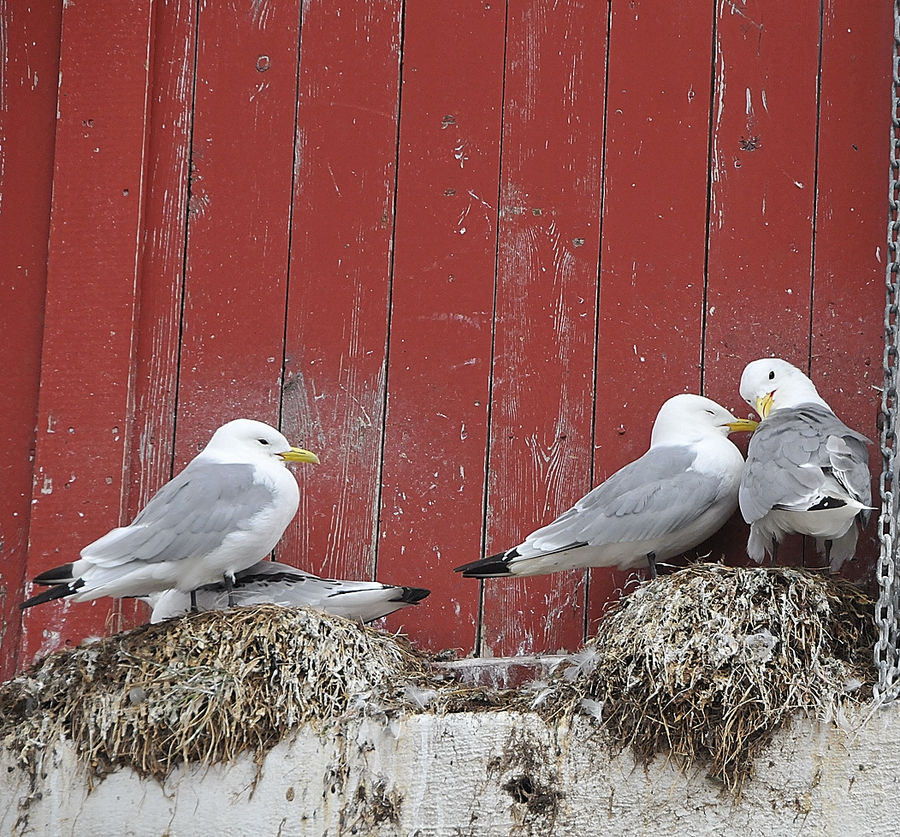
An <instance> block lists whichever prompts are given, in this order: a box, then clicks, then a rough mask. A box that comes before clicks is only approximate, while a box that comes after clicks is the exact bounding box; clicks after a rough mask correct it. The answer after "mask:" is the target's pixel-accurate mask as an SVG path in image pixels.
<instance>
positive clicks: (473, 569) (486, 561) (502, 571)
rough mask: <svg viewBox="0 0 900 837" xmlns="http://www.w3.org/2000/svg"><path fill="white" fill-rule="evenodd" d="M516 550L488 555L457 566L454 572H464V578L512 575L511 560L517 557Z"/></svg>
mask: <svg viewBox="0 0 900 837" xmlns="http://www.w3.org/2000/svg"><path fill="white" fill-rule="evenodd" d="M516 554H517V553H516V552H515V551H514V550H513V551H511V552H499V553H497V554H496V555H488V556H487V557H486V558H479V559H478V560H477V561H471V562H470V563H468V564H463V565H462V566H461V567H457V568H456V569H455V570H453V572H455V573H462V574H463V578H499V577H502V576H505V575H511V574H512V573H510V571H509V561H510V559H511V558H515V557H516Z"/></svg>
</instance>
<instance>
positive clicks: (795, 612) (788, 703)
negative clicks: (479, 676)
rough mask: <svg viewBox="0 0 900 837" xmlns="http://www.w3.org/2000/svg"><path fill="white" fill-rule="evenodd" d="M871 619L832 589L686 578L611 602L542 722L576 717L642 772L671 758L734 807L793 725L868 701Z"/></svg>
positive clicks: (862, 606)
mask: <svg viewBox="0 0 900 837" xmlns="http://www.w3.org/2000/svg"><path fill="white" fill-rule="evenodd" d="M872 614H873V603H872V601H871V599H870V598H868V597H867V596H866V595H865V594H864V593H863V592H861V591H860V590H859V589H858V588H857V587H855V586H853V585H852V584H850V583H849V582H846V581H843V580H842V579H836V578H827V577H823V576H822V575H821V574H816V573H813V572H808V571H804V570H795V569H747V568H732V567H724V566H721V565H718V564H701V565H695V566H693V567H689V568H688V569H685V570H682V571H680V572H677V573H674V574H672V575H668V576H661V577H659V578H658V579H656V580H654V581H651V582H649V583H647V584H643V585H641V586H640V587H638V588H637V589H636V590H635V591H634V593H632V594H631V595H630V596H628V597H627V598H623V599H622V600H620V601H619V602H618V603H617V604H616V605H615V606H614V608H613V609H612V610H611V611H609V612H608V613H607V615H606V616H605V618H604V620H603V621H602V622H601V624H600V628H599V631H598V634H597V636H596V637H595V638H594V639H592V640H591V641H590V642H588V643H587V645H586V646H585V648H584V649H583V650H582V651H580V652H579V653H578V654H575V655H573V656H572V657H570V658H569V659H568V661H567V662H566V663H565V664H563V666H562V667H561V668H560V669H558V670H557V671H556V672H555V675H554V683H553V684H552V685H551V688H550V689H549V690H548V692H547V695H546V700H545V701H544V703H545V709H547V710H550V711H555V712H559V713H562V712H568V711H572V710H576V709H577V708H580V709H581V710H582V711H584V712H587V713H588V714H591V715H594V716H595V717H597V718H598V719H599V720H600V721H601V722H602V724H603V725H604V727H605V728H606V729H607V730H608V731H609V733H610V735H611V738H612V739H613V740H614V741H616V740H617V741H618V742H620V743H621V744H622V745H624V746H627V745H628V744H630V745H631V746H632V747H633V748H634V750H635V751H636V753H637V754H638V756H639V757H641V758H643V759H644V760H646V761H649V760H650V759H652V758H653V757H654V756H655V755H656V754H658V753H671V755H672V756H673V757H674V758H675V759H676V761H677V762H678V763H679V764H681V765H682V766H683V767H685V768H692V767H696V766H700V767H706V768H707V769H708V772H709V774H710V775H711V776H712V777H714V778H718V779H720V780H721V781H722V782H723V783H724V784H725V786H726V787H727V788H728V789H729V790H731V791H733V792H736V793H739V792H740V789H741V786H742V784H743V782H744V781H745V780H746V779H748V778H749V777H750V776H751V775H752V769H753V759H754V757H755V756H756V755H758V754H759V752H760V751H761V750H762V749H763V748H764V747H765V746H766V745H767V744H768V742H769V741H770V740H771V738H772V736H773V735H774V734H775V732H776V731H777V730H779V729H781V728H782V727H784V726H785V725H786V724H787V723H788V722H789V721H790V719H791V718H792V717H794V716H796V715H806V716H813V717H818V718H830V717H835V715H836V714H839V713H840V712H841V709H842V707H843V706H844V704H845V703H847V702H862V701H865V700H867V699H869V698H870V697H871V686H872V684H873V682H874V679H875V669H874V664H873V662H872V647H873V645H874V642H875V626H874V620H873V616H872Z"/></svg>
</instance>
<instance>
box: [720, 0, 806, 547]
mask: <svg viewBox="0 0 900 837" xmlns="http://www.w3.org/2000/svg"><path fill="white" fill-rule="evenodd" d="M818 66H819V7H818V5H813V4H805V5H804V4H801V5H792V6H790V7H788V6H786V5H785V4H783V3H779V2H777V0H755V2H751V3H748V4H747V5H746V6H743V5H741V6H738V5H736V4H734V3H731V2H728V0H720V2H719V4H718V8H717V27H716V54H715V89H714V92H713V121H712V155H713V159H712V161H711V166H712V188H711V194H710V217H709V265H708V270H709V284H708V290H707V298H706V302H707V309H706V333H705V337H704V368H703V386H704V391H705V393H706V394H707V395H709V396H710V397H711V398H714V399H716V400H717V401H721V402H723V403H725V404H729V405H735V406H739V394H738V384H739V382H740V375H741V372H742V370H743V368H744V366H745V365H746V364H747V363H748V362H749V361H751V360H755V359H756V358H759V357H766V356H769V355H777V356H779V357H782V358H784V359H785V360H787V361H789V362H791V363H794V364H796V365H797V366H799V367H800V368H803V369H805V368H807V366H808V362H809V333H810V332H809V324H810V295H811V291H810V276H811V275H812V243H813V210H814V201H815V186H816V183H815V164H816V156H815V155H816V121H817V116H818V109H817V104H816V102H817V83H816V82H817V76H818ZM741 409H743V408H741ZM744 414H745V415H746V411H745V413H744ZM746 537H747V527H746V526H745V525H744V524H743V522H742V521H740V520H739V519H737V518H736V519H734V520H733V522H732V524H731V525H730V526H726V527H725V529H724V530H723V532H722V533H721V534H720V536H719V537H718V538H717V539H714V540H713V549H714V554H716V555H718V554H720V553H721V551H722V549H723V548H726V550H727V551H728V552H729V553H730V552H732V551H733V550H734V546H736V545H737V544H738V543H741V542H742V541H746ZM800 556H801V543H800V538H789V539H787V540H786V541H785V542H784V545H783V546H782V547H781V549H780V550H779V553H778V557H779V562H780V563H786V564H790V563H793V562H799V561H800ZM736 557H737V558H738V559H741V560H746V556H745V555H743V554H742V553H741V551H740V550H738V555H737V556H736Z"/></svg>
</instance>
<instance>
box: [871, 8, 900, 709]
mask: <svg viewBox="0 0 900 837" xmlns="http://www.w3.org/2000/svg"><path fill="white" fill-rule="evenodd" d="M892 70H893V72H892V88H891V168H890V190H889V194H888V226H887V268H886V271H885V283H884V284H885V305H884V359H883V366H884V389H883V390H882V392H881V420H882V421H881V457H882V467H881V478H880V480H879V486H880V488H881V514H880V516H879V518H878V537H879V541H880V542H881V551H880V553H879V556H878V566H877V574H878V587H879V594H878V603H877V605H876V608H875V624H876V626H877V628H878V639H877V640H876V642H875V665H876V666H877V667H878V683H877V685H876V686H875V689H874V695H875V700H876V701H877V702H879V703H886V702H889V701H893V700H896V699H897V698H898V696H900V643H898V634H900V624H898V619H900V577H898V576H900V573H898V566H897V562H898V550H897V548H896V546H895V545H896V544H897V513H896V512H897V509H896V508H895V501H894V491H895V489H896V488H900V486H895V484H894V483H895V476H896V471H895V468H896V466H897V464H900V463H898V462H895V452H896V442H897V437H896V432H897V382H898V355H900V339H898V332H900V316H898V305H900V251H898V246H900V0H895V2H894V55H893V68H892ZM898 482H900V480H898Z"/></svg>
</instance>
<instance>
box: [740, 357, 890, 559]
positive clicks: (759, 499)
mask: <svg viewBox="0 0 900 837" xmlns="http://www.w3.org/2000/svg"><path fill="white" fill-rule="evenodd" d="M741 397H742V398H743V399H745V400H746V401H747V402H748V403H749V404H750V405H751V406H752V407H754V408H755V409H756V411H757V412H758V413H759V416H760V418H761V419H762V422H761V423H760V426H759V429H758V430H757V431H756V433H755V434H754V435H753V438H752V439H751V440H750V446H749V448H748V450H747V465H746V467H745V469H744V476H743V478H742V479H741V488H740V497H739V499H740V506H741V513H742V514H743V516H744V520H746V521H747V523H749V524H750V539H749V540H748V541H747V554H748V555H749V556H750V557H751V558H752V559H753V560H754V561H756V562H757V563H761V562H762V560H763V557H764V556H765V553H766V552H768V553H769V554H770V555H771V556H772V563H774V562H775V559H776V555H777V551H778V544H779V543H780V541H781V539H782V538H783V537H784V536H785V535H787V534H792V533H797V534H801V535H809V536H810V537H813V538H815V539H816V546H817V548H818V551H819V552H820V553H824V554H825V560H826V562H827V563H828V564H829V565H830V568H831V571H832V572H837V571H838V570H839V569H840V567H841V564H843V563H844V561H846V560H847V559H848V558H851V557H852V556H853V553H854V551H855V549H856V538H857V521H858V522H859V523H860V524H862V526H865V525H866V523H867V522H868V519H869V512H870V510H871V505H870V503H871V501H872V489H871V477H870V475H869V456H868V453H867V451H866V445H868V444H870V442H869V440H868V439H867V438H866V437H865V436H863V435H862V434H861V433H857V432H856V431H855V430H851V429H850V428H849V427H847V425H846V424H844V423H843V422H842V421H841V420H840V419H839V418H838V417H837V416H836V415H835V414H834V411H833V410H832V409H831V407H829V406H828V404H827V403H826V402H825V401H824V400H823V399H822V397H821V396H820V395H819V393H818V392H817V391H816V388H815V386H814V385H813V382H812V381H811V380H810V379H809V378H807V377H806V375H804V374H803V373H802V372H801V371H800V370H799V369H797V368H796V367H795V366H792V365H791V364H790V363H788V362H787V361H784V360H781V359H779V358H762V359H761V360H754V361H753V362H752V363H748V364H747V366H746V367H745V369H744V373H743V375H741Z"/></svg>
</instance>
